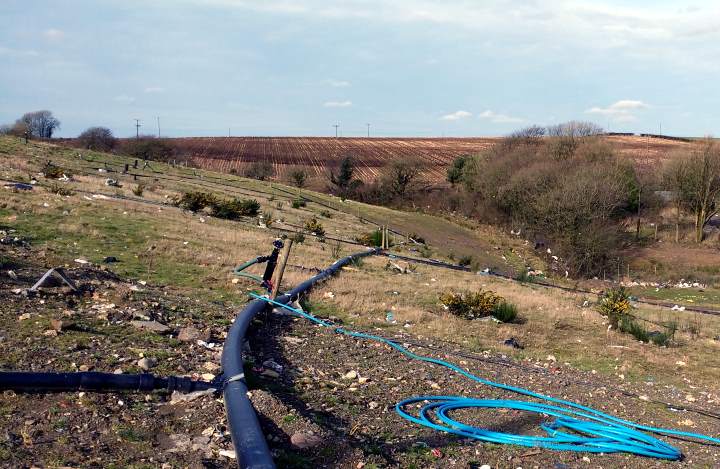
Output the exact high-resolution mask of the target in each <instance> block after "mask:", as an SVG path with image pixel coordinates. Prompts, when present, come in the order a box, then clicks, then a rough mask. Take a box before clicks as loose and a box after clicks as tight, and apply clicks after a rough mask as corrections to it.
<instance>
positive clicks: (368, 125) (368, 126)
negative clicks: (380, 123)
mask: <svg viewBox="0 0 720 469" xmlns="http://www.w3.org/2000/svg"><path fill="white" fill-rule="evenodd" d="M365 125H367V128H368V138H370V124H365Z"/></svg>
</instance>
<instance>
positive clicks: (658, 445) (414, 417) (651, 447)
mask: <svg viewBox="0 0 720 469" xmlns="http://www.w3.org/2000/svg"><path fill="white" fill-rule="evenodd" d="M251 295H252V296H253V297H255V298H256V299H258V300H263V301H265V302H267V303H270V304H274V305H277V306H280V307H282V308H285V309H287V310H289V311H292V312H294V313H296V314H298V315H300V316H302V317H304V318H306V319H308V320H310V321H312V322H314V323H315V324H319V325H321V326H323V327H328V328H333V330H334V332H336V333H338V334H344V335H347V336H350V337H355V338H359V339H366V340H373V341H377V342H382V343H384V344H387V345H389V346H390V347H392V348H394V349H395V350H397V351H399V352H401V353H403V354H404V355H406V356H408V357H410V358H411V359H414V360H419V361H423V362H427V363H432V364H435V365H440V366H443V367H445V368H448V369H449V370H451V371H454V372H455V373H458V374H460V375H462V376H465V377H466V378H468V379H470V380H472V381H475V382H477V383H480V384H484V385H487V386H491V387H494V388H499V389H503V390H505V391H510V392H514V393H517V394H521V395H525V396H529V397H532V398H535V399H539V400H541V401H546V402H550V403H552V404H543V403H539V402H527V401H517V400H505V399H500V400H495V399H474V398H468V397H461V396H418V397H412V398H409V399H404V400H402V401H400V402H398V403H397V404H396V406H395V411H396V412H397V413H398V414H399V415H400V416H401V417H402V418H404V419H406V420H409V421H411V422H414V423H417V424H419V425H423V426H426V427H428V428H432V429H435V430H439V431H444V432H448V433H453V434H455V435H460V436H463V437H466V438H473V439H476V440H481V441H486V442H491V443H501V444H515V445H521V446H528V447H541V448H547V449H553V450H565V451H578V452H580V451H583V452H591V453H621V452H622V453H630V454H636V455H639V456H648V457H653V458H659V459H667V460H672V461H677V460H680V459H682V453H681V452H680V451H679V450H678V449H677V448H675V447H673V446H671V445H669V444H667V443H665V442H663V441H661V440H659V439H657V438H655V437H654V436H652V435H649V434H648V433H644V432H650V433H655V434H660V435H668V436H680V437H689V438H695V439H698V440H704V441H707V442H711V443H716V444H720V439H718V438H714V437H710V436H707V435H702V434H699V433H691V432H684V431H680V430H674V429H668V428H660V427H650V426H646V425H641V424H638V423H635V422H631V421H628V420H624V419H621V418H618V417H614V416H612V415H609V414H606V413H604V412H601V411H599V410H596V409H593V408H592V407H588V406H584V405H582V404H577V403H575V402H571V401H567V400H563V399H558V398H555V397H551V396H545V395H543V394H540V393H536V392H534V391H530V390H528V389H523V388H520V387H516V386H510V385H507V384H502V383H496V382H494V381H490V380H486V379H484V378H481V377H479V376H477V375H474V374H472V373H470V372H468V371H465V370H463V369H462V368H460V367H458V366H457V365H455V364H453V363H450V362H447V361H444V360H439V359H436V358H432V357H428V356H423V355H418V354H415V353H413V352H411V351H410V350H408V349H406V348H405V347H403V346H402V345H400V344H398V343H397V342H394V341H392V340H389V339H386V338H384V337H380V336H376V335H372V334H365V333H362V332H354V331H351V330H348V329H345V328H342V327H336V326H335V325H334V324H332V323H330V322H328V321H324V320H322V319H318V318H316V317H315V316H313V315H311V314H308V313H306V312H305V311H302V310H299V309H297V308H293V307H291V306H288V305H286V304H284V303H279V302H277V301H273V300H271V299H269V298H265V297H261V296H259V295H255V294H253V293H251ZM416 404H422V407H421V408H420V410H419V411H418V412H417V414H412V413H410V412H408V411H407V410H406V409H407V408H409V407H415V406H416ZM556 404H557V405H556ZM467 408H494V409H498V408H503V409H515V410H522V411H526V412H534V413H537V414H541V415H551V416H553V417H556V420H555V421H553V422H550V423H544V424H542V425H541V426H540V428H541V429H542V430H543V431H544V432H545V433H546V435H547V436H531V435H516V434H512V433H502V432H494V431H491V430H488V429H485V428H480V427H474V426H471V425H466V424H464V423H462V422H459V421H457V420H455V419H454V418H453V417H451V416H450V415H449V413H450V412H452V411H455V410H458V409H467ZM563 430H565V431H563ZM643 431H644V432H643Z"/></svg>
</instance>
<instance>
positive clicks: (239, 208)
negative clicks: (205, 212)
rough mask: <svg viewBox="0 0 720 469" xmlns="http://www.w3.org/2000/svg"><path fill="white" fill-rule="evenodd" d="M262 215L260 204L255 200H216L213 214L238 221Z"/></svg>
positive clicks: (213, 205)
mask: <svg viewBox="0 0 720 469" xmlns="http://www.w3.org/2000/svg"><path fill="white" fill-rule="evenodd" d="M258 213H260V203H258V201H257V200H254V199H237V198H233V199H230V200H216V201H215V203H214V204H212V211H211V214H212V216H214V217H218V218H224V219H226V220H237V219H238V218H240V217H254V216H256V215H257V214H258Z"/></svg>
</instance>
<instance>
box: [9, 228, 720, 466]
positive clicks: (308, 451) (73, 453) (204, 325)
mask: <svg viewBox="0 0 720 469" xmlns="http://www.w3.org/2000/svg"><path fill="white" fill-rule="evenodd" d="M0 253H1V254H2V256H3V259H5V261H4V262H5V265H6V267H5V268H10V269H11V270H13V272H14V273H15V277H16V278H15V279H13V278H9V277H7V276H3V278H2V282H3V283H2V284H1V287H0V320H1V321H2V324H3V326H2V327H0V368H2V369H3V370H27V371H30V370H32V371H41V370H42V371H81V370H89V371H107V372H113V371H114V372H123V373H137V372H140V371H141V369H140V367H139V360H141V359H142V358H150V359H152V360H153V362H154V363H155V364H154V366H153V367H152V369H151V370H150V371H151V372H153V373H156V374H158V375H162V376H167V375H185V376H193V377H196V378H199V379H200V378H202V379H210V378H212V377H214V376H216V375H218V374H219V373H220V370H219V369H218V366H219V360H220V354H221V347H222V342H223V340H224V337H225V333H226V330H227V327H228V325H229V324H230V321H231V320H232V318H233V316H234V314H235V308H233V305H229V304H221V303H218V302H215V303H213V302H198V301H194V300H191V299H189V298H187V297H184V296H182V295H178V294H177V293H175V292H174V291H173V289H172V288H169V287H164V286H151V285H141V284H138V283H132V282H126V281H124V280H123V279H121V278H118V277H116V276H115V275H113V274H112V273H111V272H109V271H108V270H106V269H102V268H99V267H98V266H83V267H81V268H73V269H69V270H68V273H69V275H70V277H71V278H73V279H74V280H76V281H77V282H78V284H80V285H83V286H84V288H85V293H84V294H82V295H78V294H71V293H70V292H69V291H68V289H66V288H61V287H52V288H48V289H46V290H45V291H44V292H42V293H41V294H39V295H37V296H26V295H24V294H22V293H17V291H18V289H23V288H27V287H29V286H30V285H31V284H32V282H33V281H34V279H36V278H38V277H39V276H40V275H41V274H42V273H43V271H44V269H45V268H46V267H47V266H44V265H42V263H41V262H39V261H38V259H39V256H38V255H37V252H34V251H33V249H31V248H28V247H25V246H23V244H22V242H21V240H20V241H18V242H15V243H13V245H3V246H2V247H0ZM52 319H56V320H62V321H63V325H62V326H61V327H57V323H51V320H52ZM134 320H135V321H154V322H157V323H160V324H163V325H166V326H167V327H168V330H167V331H164V332H162V333H158V332H152V331H147V330H144V329H139V328H138V327H136V326H134V325H133V323H132V322H131V321H134ZM189 327H193V328H195V329H196V330H197V332H198V336H197V337H202V340H201V339H197V340H193V341H183V340H179V339H180V337H179V334H180V332H181V331H183V330H184V329H187V328H189ZM58 329H59V330H58ZM369 332H375V333H377V331H369ZM397 339H398V341H399V342H406V341H407V342H413V343H420V344H423V345H424V347H418V346H411V349H412V350H413V351H415V352H417V353H424V354H429V355H431V356H434V357H437V358H442V359H445V360H449V361H452V362H454V363H457V364H459V365H460V366H462V367H463V368H465V369H467V370H469V371H471V372H473V373H476V374H478V375H480V376H482V377H486V378H489V379H491V380H495V381H500V382H504V383H507V384H511V385H518V386H523V387H527V388H530V389H532V390H534V391H538V392H541V393H545V394H550V395H553V396H558V397H562V398H565V399H571V400H574V401H577V402H580V403H582V404H587V405H591V406H595V407H596V408H598V409H600V410H604V411H608V412H611V413H613V414H614V415H617V416H620V417H624V418H628V419H631V420H635V421H638V422H640V423H646V424H651V425H660V426H663V425H664V426H669V427H680V428H683V429H686V430H689V431H697V432H704V433H708V434H714V435H717V434H718V433H720V422H718V420H717V419H713V418H709V417H705V416H702V415H699V414H697V413H694V412H689V411H672V410H669V409H667V408H666V407H665V406H663V405H660V404H657V403H655V402H653V401H666V402H673V403H676V405H678V406H680V405H685V406H692V405H698V406H702V408H703V409H704V410H706V411H708V410H712V411H715V412H720V405H718V402H717V399H718V397H717V396H716V394H715V393H714V391H713V390H710V389H701V388H696V389H695V390H694V391H693V396H691V398H692V400H693V401H697V402H696V404H692V402H690V401H689V399H690V398H689V397H688V396H686V395H685V393H684V392H680V391H679V390H678V389H677V388H674V387H672V386H661V385H656V384H655V383H653V382H647V383H635V384H632V383H624V384H622V385H621V386H620V387H619V386H618V385H617V384H613V383H612V382H610V381H609V380H608V379H607V378H605V377H601V376H596V375H593V374H590V373H583V372H579V371H576V370H573V369H571V368H569V367H567V366H565V365H563V364H560V363H557V362H554V361H552V360H548V361H513V360H511V359H509V358H507V357H506V356H504V355H503V354H498V353H485V354H467V353H463V351H462V350H458V349H456V348H455V347H451V346H448V345H447V344H444V343H442V342H437V343H430V342H428V339H425V340H424V341H423V340H418V339H417V338H414V337H411V336H409V335H406V334H403V335H402V336H400V337H398V338H397ZM198 340H200V341H198ZM458 354H462V356H459V355H458ZM246 360H247V362H248V366H247V371H248V382H249V384H250V387H251V400H252V402H253V404H254V406H255V407H256V409H257V411H258V414H259V416H260V419H261V422H262V426H263V430H264V432H265V434H266V436H267V438H268V441H269V444H270V447H271V449H272V451H273V454H274V456H275V458H276V462H277V464H278V466H279V467H306V468H314V467H342V468H373V467H401V468H409V467H418V468H419V467H482V466H483V465H484V464H487V465H490V466H491V467H525V468H528V467H532V468H545V467H557V468H565V467H661V466H668V465H673V466H684V467H716V466H717V465H718V464H719V460H720V449H718V448H716V447H712V446H707V445H702V444H698V443H689V442H684V441H678V440H674V441H672V443H673V444H674V445H676V446H678V447H679V448H680V449H681V450H682V451H683V453H684V454H685V456H686V458H685V460H684V461H682V462H679V463H666V462H660V461H656V460H651V459H646V458H640V457H636V456H629V455H622V454H616V455H588V454H583V453H568V452H555V451H549V450H539V449H533V448H522V447H514V446H502V445H493V444H482V443H478V442H475V441H472V440H467V439H463V438H458V437H455V436H452V435H447V434H442V433H438V432H436V431H433V430H429V429H425V428H422V427H419V426H416V425H415V424H412V423H410V422H407V421H405V420H403V419H401V418H400V417H399V416H398V415H397V414H396V413H395V411H394V409H393V407H394V405H395V403H396V402H398V401H399V400H401V399H404V398H407V397H411V396H415V395H428V394H429V395H433V394H447V395H468V396H477V397H492V398H509V397H513V396H510V395H507V393H504V392H500V391H497V390H494V389H492V388H488V387H486V386H481V385H478V384H476V383H473V382H469V381H468V380H466V379H464V378H461V377H459V376H454V375H452V374H449V373H448V372H447V371H446V370H445V369H443V368H439V367H437V366H434V365H429V364H424V363H420V362H416V361H409V360H408V359H406V358H404V357H402V356H401V355H399V354H398V353H397V352H396V351H393V350H391V349H389V348H388V347H387V346H384V345H378V344H375V343H372V342H365V341H360V340H357V339H352V338H348V337H344V336H340V335H337V334H333V333H331V332H329V331H328V330H327V329H322V328H318V327H316V326H312V325H310V324H309V323H308V322H306V321H305V320H300V319H296V318H292V317H288V316H284V315H278V314H272V313H268V315H267V316H264V317H261V318H258V320H257V321H255V323H254V324H253V327H252V328H251V332H250V344H249V351H248V352H247V353H246ZM353 372H354V373H353ZM194 397H195V398H194V399H192V400H189V401H187V402H183V400H182V398H181V397H179V396H178V395H175V396H170V395H167V393H161V392H156V393H147V394H145V393H89V392H87V393H77V392H75V393H59V394H32V395H29V394H15V393H13V392H5V393H4V394H3V395H2V396H1V397H0V461H2V463H0V465H1V466H2V467H8V468H11V467H12V468H24V467H27V468H29V467H47V468H51V467H97V468H100V467H103V468H106V467H118V468H119V467H134V468H140V467H143V468H145V467H148V468H150V467H162V468H174V467H191V468H195V467H197V468H201V467H205V468H207V467H211V468H215V467H233V466H234V465H235V464H236V461H235V460H234V459H232V456H233V453H232V444H231V441H230V438H229V434H228V431H227V427H226V424H225V416H224V408H223V404H222V400H221V399H220V398H219V397H218V396H215V395H201V396H194ZM463 418H464V419H466V420H465V421H467V422H471V423H474V424H476V425H482V426H488V427H490V428H493V429H503V430H505V431H511V432H527V433H535V432H536V431H537V430H536V428H535V427H536V425H537V424H538V423H539V422H541V421H543V420H544V419H543V418H542V417H538V416H536V415H532V414H524V413H518V412H515V411H499V412H489V411H483V412H474V413H467V414H466V415H463ZM668 441H669V440H668ZM300 446H308V447H306V448H304V449H302V448H300Z"/></svg>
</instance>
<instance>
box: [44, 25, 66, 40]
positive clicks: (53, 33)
mask: <svg viewBox="0 0 720 469" xmlns="http://www.w3.org/2000/svg"><path fill="white" fill-rule="evenodd" d="M43 36H45V37H46V38H48V39H50V40H51V41H59V40H61V39H62V38H64V37H65V31H62V30H60V29H55V28H50V29H46V30H45V31H43Z"/></svg>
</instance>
